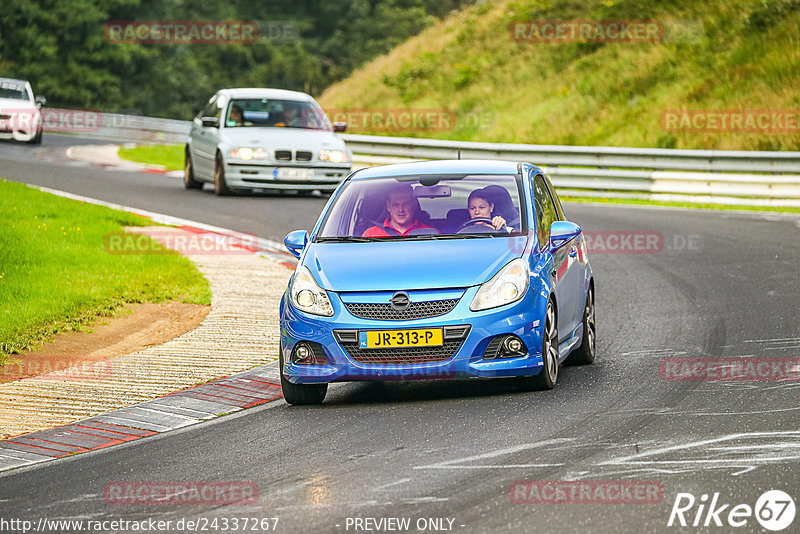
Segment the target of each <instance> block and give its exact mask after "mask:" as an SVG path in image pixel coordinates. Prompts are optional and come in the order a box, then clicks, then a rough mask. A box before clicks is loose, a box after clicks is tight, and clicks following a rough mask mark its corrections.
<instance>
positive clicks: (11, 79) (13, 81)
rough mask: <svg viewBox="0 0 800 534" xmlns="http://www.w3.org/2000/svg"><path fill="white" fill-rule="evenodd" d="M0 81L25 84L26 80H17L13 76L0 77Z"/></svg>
mask: <svg viewBox="0 0 800 534" xmlns="http://www.w3.org/2000/svg"><path fill="white" fill-rule="evenodd" d="M0 82H6V83H15V84H19V85H27V83H28V80H17V79H15V78H0Z"/></svg>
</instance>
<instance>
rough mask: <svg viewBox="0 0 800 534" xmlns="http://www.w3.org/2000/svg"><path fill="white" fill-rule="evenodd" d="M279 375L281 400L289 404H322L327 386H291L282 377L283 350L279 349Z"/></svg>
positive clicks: (291, 384)
mask: <svg viewBox="0 0 800 534" xmlns="http://www.w3.org/2000/svg"><path fill="white" fill-rule="evenodd" d="M280 351H281V354H280V358H279V360H280V373H281V389H282V390H283V399H284V400H285V401H286V402H288V403H289V404H294V405H304V404H306V405H307V404H322V401H323V400H325V394H326V393H327V392H328V384H293V383H291V382H289V381H288V380H287V379H286V377H285V376H284V375H283V348H281V349H280Z"/></svg>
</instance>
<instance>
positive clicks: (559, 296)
mask: <svg viewBox="0 0 800 534" xmlns="http://www.w3.org/2000/svg"><path fill="white" fill-rule="evenodd" d="M532 190H533V200H534V209H535V210H536V231H537V234H538V238H539V247H540V251H542V252H544V255H545V256H546V257H547V256H550V257H551V258H552V261H551V262H549V263H548V265H546V266H545V269H546V274H547V276H549V277H550V279H551V281H552V283H553V292H554V293H555V297H556V306H557V308H558V321H557V322H558V340H559V342H563V341H564V340H566V339H567V338H569V336H570V335H571V334H572V331H573V330H574V328H575V326H576V325H575V288H574V286H573V284H572V283H571V281H572V282H574V280H573V276H574V272H570V268H571V267H572V264H573V263H574V256H571V253H572V248H573V245H574V243H573V242H570V243H567V244H565V245H564V246H562V247H559V248H558V249H556V250H554V251H552V252H551V251H550V225H551V224H553V223H554V222H555V221H557V220H559V214H558V211H557V210H556V207H555V202H554V201H553V198H552V197H551V195H550V192H549V190H548V188H547V183H546V182H545V179H544V177H543V176H542V175H541V174H537V175H536V176H534V179H533V188H532ZM576 250H577V249H576ZM573 271H574V269H573Z"/></svg>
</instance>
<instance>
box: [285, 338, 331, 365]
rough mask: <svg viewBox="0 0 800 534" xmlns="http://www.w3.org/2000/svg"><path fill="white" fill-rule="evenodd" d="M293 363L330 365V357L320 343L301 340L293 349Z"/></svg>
mask: <svg viewBox="0 0 800 534" xmlns="http://www.w3.org/2000/svg"><path fill="white" fill-rule="evenodd" d="M292 363H294V364H295V365H328V358H327V357H326V356H325V352H324V351H323V350H322V346H321V345H319V344H318V343H314V342H311V341H300V342H298V343H297V344H296V345H295V346H294V349H293V350H292Z"/></svg>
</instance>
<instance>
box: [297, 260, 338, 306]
mask: <svg viewBox="0 0 800 534" xmlns="http://www.w3.org/2000/svg"><path fill="white" fill-rule="evenodd" d="M289 296H290V298H291V299H292V305H293V306H294V307H295V308H297V309H298V310H300V311H304V312H306V313H311V314H313V315H323V316H325V317H331V316H332V315H333V306H331V301H330V299H329V298H328V294H327V293H326V292H325V290H324V289H322V288H321V287H319V285H317V282H316V281H315V280H314V277H313V276H311V271H309V270H308V268H307V267H298V268H297V270H296V271H295V273H294V277H293V278H292V283H291V285H290V286H289Z"/></svg>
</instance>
